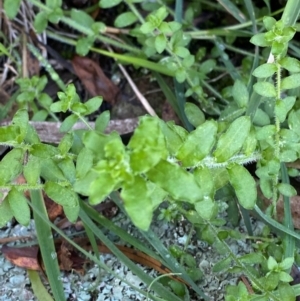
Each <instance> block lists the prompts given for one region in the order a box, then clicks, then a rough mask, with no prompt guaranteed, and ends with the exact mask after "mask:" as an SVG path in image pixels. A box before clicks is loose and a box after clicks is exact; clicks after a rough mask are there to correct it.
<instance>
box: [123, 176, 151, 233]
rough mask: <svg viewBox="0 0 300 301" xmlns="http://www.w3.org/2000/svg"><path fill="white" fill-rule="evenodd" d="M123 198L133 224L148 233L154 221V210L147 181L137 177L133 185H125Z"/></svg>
mask: <svg viewBox="0 0 300 301" xmlns="http://www.w3.org/2000/svg"><path fill="white" fill-rule="evenodd" d="M121 197H122V199H123V201H124V207H125V210H126V212H127V213H128V215H129V217H130V219H131V220H132V222H133V223H134V224H135V225H136V226H137V227H138V228H140V229H141V230H143V231H147V230H148V229H149V226H150V224H151V221H152V215H153V210H154V208H153V205H152V199H151V197H150V191H149V189H148V186H147V183H146V181H145V179H143V178H142V177H140V176H137V177H135V178H134V182H133V183H132V184H130V185H127V184H126V183H125V185H123V188H122V192H121ZM141 208H143V210H141Z"/></svg>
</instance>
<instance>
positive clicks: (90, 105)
mask: <svg viewBox="0 0 300 301" xmlns="http://www.w3.org/2000/svg"><path fill="white" fill-rule="evenodd" d="M102 102H103V98H102V97H101V96H96V97H93V98H91V99H89V100H88V101H87V102H85V103H84V105H85V107H86V109H87V111H86V112H85V115H89V114H91V113H94V112H95V111H97V110H98V109H99V108H100V106H101V104H102Z"/></svg>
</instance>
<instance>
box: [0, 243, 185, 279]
mask: <svg viewBox="0 0 300 301" xmlns="http://www.w3.org/2000/svg"><path fill="white" fill-rule="evenodd" d="M73 241H75V242H76V243H77V244H78V245H80V246H81V247H82V248H83V249H85V250H87V251H90V250H92V248H91V246H90V243H89V240H88V239H87V238H75V239H73ZM116 247H117V248H118V249H119V250H120V251H121V252H122V253H123V254H124V255H126V256H127V257H128V258H130V259H131V260H133V261H135V262H137V263H140V264H142V265H144V266H147V267H150V268H152V269H154V270H156V271H158V272H159V273H161V274H166V273H170V272H171V271H170V270H169V269H168V268H166V267H165V266H164V265H163V264H162V263H161V262H159V261H158V260H156V259H154V258H152V257H150V256H148V255H147V254H145V253H143V252H140V251H137V250H135V249H132V248H128V247H125V246H120V245H116ZM55 248H56V252H57V254H58V261H59V267H60V269H61V270H67V271H70V270H75V271H77V272H78V273H83V272H84V264H85V263H87V262H88V261H87V260H86V259H84V258H82V257H81V256H80V253H79V251H78V250H77V249H75V248H74V247H73V246H72V245H70V244H69V243H68V242H65V241H63V240H56V241H55ZM27 249H29V250H27ZM98 249H99V251H100V252H101V253H111V251H110V250H109V249H108V248H107V247H106V246H105V245H104V244H103V243H101V242H98ZM2 253H3V255H4V256H5V258H6V259H7V260H9V261H11V262H12V263H13V264H15V265H17V266H19V267H21V268H26V269H31V270H42V266H43V263H42V261H41V258H40V256H39V255H40V254H39V253H40V252H39V248H38V246H33V247H30V248H29V247H22V248H16V247H8V246H3V247H2ZM170 278H172V279H175V280H177V281H179V282H183V283H185V282H184V280H182V279H180V278H178V277H176V276H170Z"/></svg>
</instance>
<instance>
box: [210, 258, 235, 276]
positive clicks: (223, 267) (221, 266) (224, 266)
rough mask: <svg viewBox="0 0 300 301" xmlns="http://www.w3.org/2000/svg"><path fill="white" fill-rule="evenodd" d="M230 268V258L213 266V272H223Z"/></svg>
mask: <svg viewBox="0 0 300 301" xmlns="http://www.w3.org/2000/svg"><path fill="white" fill-rule="evenodd" d="M230 266H231V258H230V257H227V258H225V259H222V260H221V261H219V262H217V263H216V264H214V267H213V272H214V273H218V272H221V271H223V270H228V268H229V267H230Z"/></svg>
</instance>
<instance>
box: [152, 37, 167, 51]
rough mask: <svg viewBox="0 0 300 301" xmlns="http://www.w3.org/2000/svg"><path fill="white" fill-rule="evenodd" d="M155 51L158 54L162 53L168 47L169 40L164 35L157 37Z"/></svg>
mask: <svg viewBox="0 0 300 301" xmlns="http://www.w3.org/2000/svg"><path fill="white" fill-rule="evenodd" d="M154 45H155V49H156V51H157V52H158V53H162V52H163V51H164V50H165V49H166V47H167V39H166V37H165V35H164V34H163V33H161V34H159V35H158V36H156V38H155V41H154Z"/></svg>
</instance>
